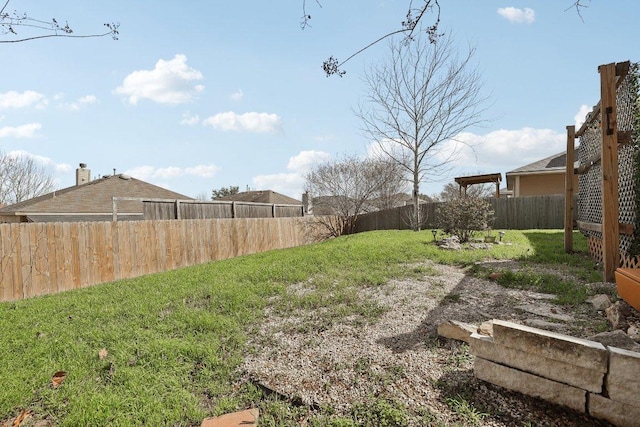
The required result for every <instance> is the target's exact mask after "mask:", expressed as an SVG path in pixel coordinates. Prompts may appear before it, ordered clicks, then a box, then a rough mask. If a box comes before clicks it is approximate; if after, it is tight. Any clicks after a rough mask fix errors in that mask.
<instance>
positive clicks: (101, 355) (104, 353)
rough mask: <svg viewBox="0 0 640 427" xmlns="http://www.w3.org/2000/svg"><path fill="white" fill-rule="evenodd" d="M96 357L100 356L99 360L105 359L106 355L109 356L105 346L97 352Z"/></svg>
mask: <svg viewBox="0 0 640 427" xmlns="http://www.w3.org/2000/svg"><path fill="white" fill-rule="evenodd" d="M98 357H99V358H100V360H104V359H106V358H107V357H109V352H108V351H107V349H106V348H103V349H102V350H100V351H99V352H98Z"/></svg>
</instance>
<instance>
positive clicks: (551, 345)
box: [493, 319, 608, 372]
mask: <svg viewBox="0 0 640 427" xmlns="http://www.w3.org/2000/svg"><path fill="white" fill-rule="evenodd" d="M493 337H494V339H495V342H496V343H497V344H500V345H503V346H505V347H510V348H515V349H518V350H521V351H525V352H529V353H533V354H538V355H540V356H543V357H546V358H549V359H553V360H558V361H561V362H567V363H569V362H570V363H572V364H573V365H576V366H582V367H583V368H587V369H591V370H594V371H601V372H606V371H607V359H608V354H607V349H606V348H605V347H604V345H602V344H601V343H599V342H594V341H593V340H591V341H589V340H585V339H581V338H576V337H572V336H569V335H563V334H559V333H555V332H550V331H545V330H542V329H537V328H532V327H529V326H525V325H519V324H516V323H512V322H507V321H503V320H496V319H494V321H493Z"/></svg>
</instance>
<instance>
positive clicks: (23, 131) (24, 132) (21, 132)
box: [0, 123, 42, 138]
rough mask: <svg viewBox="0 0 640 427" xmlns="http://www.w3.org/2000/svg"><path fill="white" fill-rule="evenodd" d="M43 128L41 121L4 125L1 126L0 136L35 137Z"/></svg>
mask: <svg viewBox="0 0 640 427" xmlns="http://www.w3.org/2000/svg"><path fill="white" fill-rule="evenodd" d="M40 129H42V125H41V124H40V123H29V124H27V125H21V126H4V127H1V128H0V138H35V137H36V136H38V131H39V130H40Z"/></svg>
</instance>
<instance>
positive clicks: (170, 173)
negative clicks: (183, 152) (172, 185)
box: [153, 166, 183, 179]
mask: <svg viewBox="0 0 640 427" xmlns="http://www.w3.org/2000/svg"><path fill="white" fill-rule="evenodd" d="M182 174H183V172H182V169H181V168H179V167H176V166H169V167H166V168H158V169H156V170H155V172H154V173H153V176H154V178H157V177H159V178H163V179H168V178H176V177H178V176H181V175H182Z"/></svg>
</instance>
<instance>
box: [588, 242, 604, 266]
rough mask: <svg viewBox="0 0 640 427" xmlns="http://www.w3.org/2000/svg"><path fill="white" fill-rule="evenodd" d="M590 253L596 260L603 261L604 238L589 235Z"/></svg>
mask: <svg viewBox="0 0 640 427" xmlns="http://www.w3.org/2000/svg"><path fill="white" fill-rule="evenodd" d="M589 255H591V259H592V260H593V261H594V262H599V263H601V262H602V240H600V239H599V238H597V237H594V236H589Z"/></svg>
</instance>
